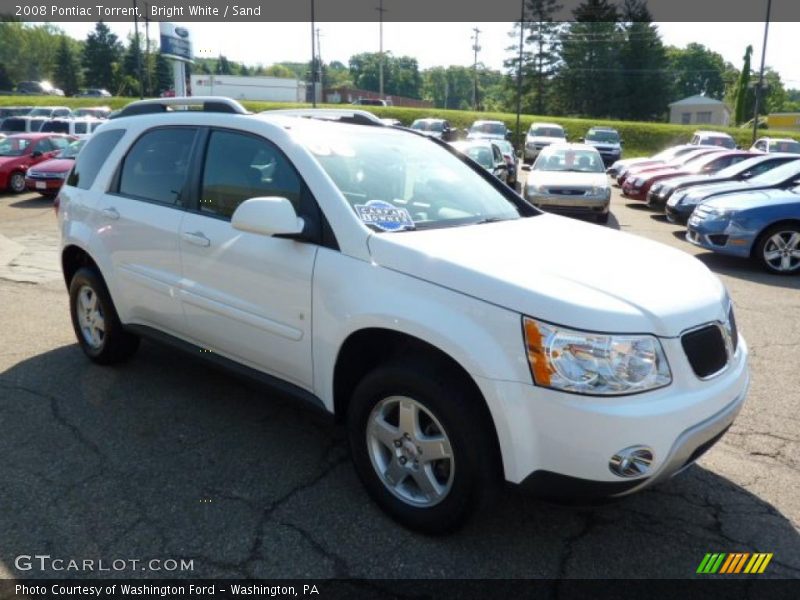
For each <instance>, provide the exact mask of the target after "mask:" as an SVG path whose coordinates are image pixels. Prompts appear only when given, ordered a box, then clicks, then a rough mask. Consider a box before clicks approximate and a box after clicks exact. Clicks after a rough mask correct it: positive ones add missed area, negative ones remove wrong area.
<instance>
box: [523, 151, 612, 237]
mask: <svg viewBox="0 0 800 600" xmlns="http://www.w3.org/2000/svg"><path fill="white" fill-rule="evenodd" d="M525 169H526V170H527V169H528V167H525ZM524 194H525V199H526V200H528V202H530V203H531V204H533V205H534V206H536V207H539V208H542V209H543V210H546V211H548V212H559V213H566V214H569V215H576V216H578V215H579V216H588V217H591V218H593V219H594V220H596V221H597V222H598V223H607V222H608V217H609V214H610V213H609V210H608V209H609V205H610V204H611V185H610V184H609V183H608V177H607V176H606V172H605V169H604V168H603V157H602V156H600V153H599V152H598V151H597V149H596V148H595V147H594V146H590V145H588V144H551V145H549V146H547V147H546V148H544V149H543V150H542V151H541V152H540V153H539V156H538V157H537V158H536V162H535V163H533V167H530V171H529V173H528V177H527V178H526V181H525V190H524Z"/></svg>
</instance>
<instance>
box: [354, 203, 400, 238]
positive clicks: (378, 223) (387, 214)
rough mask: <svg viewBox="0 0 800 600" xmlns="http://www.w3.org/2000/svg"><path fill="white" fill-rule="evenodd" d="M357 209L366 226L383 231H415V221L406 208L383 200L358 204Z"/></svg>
mask: <svg viewBox="0 0 800 600" xmlns="http://www.w3.org/2000/svg"><path fill="white" fill-rule="evenodd" d="M355 209H356V212H357V213H358V216H359V218H360V219H361V220H362V221H363V222H364V224H365V225H372V226H374V227H377V228H378V229H380V230H381V231H401V230H403V229H414V220H413V219H412V218H411V215H410V214H409V213H408V211H407V210H406V209H405V208H398V207H396V206H394V205H393V204H389V203H388V202H384V201H383V200H370V201H369V202H367V203H366V204H356V205H355Z"/></svg>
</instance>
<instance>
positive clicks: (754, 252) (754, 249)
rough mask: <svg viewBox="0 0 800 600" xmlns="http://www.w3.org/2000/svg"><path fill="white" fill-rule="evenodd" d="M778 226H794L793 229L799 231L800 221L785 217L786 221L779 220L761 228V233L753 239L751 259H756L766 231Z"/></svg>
mask: <svg viewBox="0 0 800 600" xmlns="http://www.w3.org/2000/svg"><path fill="white" fill-rule="evenodd" d="M779 225H794V226H795V227H797V228H798V229H800V219H795V218H791V217H787V218H786V219H780V220H778V221H775V222H774V223H770V224H769V225H767V226H766V227H763V228H762V229H761V231H759V232H758V235H757V236H756V237H755V240H754V241H753V245H752V246H751V247H750V256H751V258H758V256H757V252H758V247H759V246H760V245H761V241H762V240H763V239H764V236H765V235H766V234H767V232H768V231H770V230H771V229H773V228H775V227H778V226H779Z"/></svg>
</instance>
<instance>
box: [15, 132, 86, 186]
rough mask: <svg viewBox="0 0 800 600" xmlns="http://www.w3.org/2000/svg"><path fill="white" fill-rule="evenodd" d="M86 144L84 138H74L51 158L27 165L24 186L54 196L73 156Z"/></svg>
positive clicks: (71, 163) (73, 162) (69, 166)
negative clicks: (30, 165)
mask: <svg viewBox="0 0 800 600" xmlns="http://www.w3.org/2000/svg"><path fill="white" fill-rule="evenodd" d="M84 144H86V138H83V139H79V140H75V141H74V142H72V143H71V144H70V145H69V146H67V147H66V148H64V149H63V150H61V151H59V152H58V153H57V154H56V155H55V156H54V157H53V158H51V159H49V160H45V161H42V162H40V163H39V164H37V165H35V166H32V167H29V168H28V170H27V172H26V173H25V187H26V188H28V189H29V190H30V191H32V192H39V193H40V194H41V195H42V196H48V197H54V196H55V195H56V194H57V193H58V191H59V190H60V189H61V186H62V185H63V184H64V180H65V179H66V178H67V175H68V174H69V171H70V169H72V165H74V164H75V157H76V156H78V152H80V150H81V148H83V146H84Z"/></svg>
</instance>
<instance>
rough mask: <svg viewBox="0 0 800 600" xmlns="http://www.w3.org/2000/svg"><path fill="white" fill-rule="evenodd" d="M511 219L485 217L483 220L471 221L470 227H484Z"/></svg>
mask: <svg viewBox="0 0 800 600" xmlns="http://www.w3.org/2000/svg"><path fill="white" fill-rule="evenodd" d="M511 220H512V219H508V218H505V217H486V218H485V219H481V220H480V221H473V222H472V223H470V225H485V224H486V223H499V222H500V221H511Z"/></svg>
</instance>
